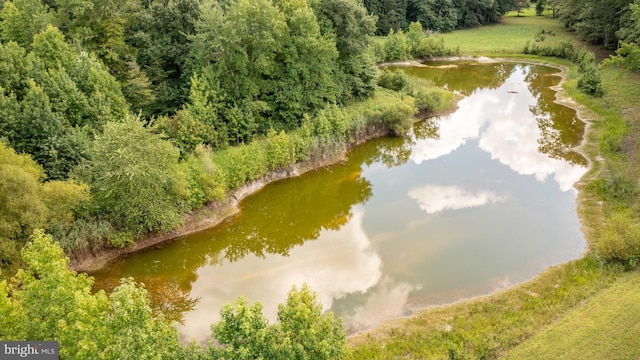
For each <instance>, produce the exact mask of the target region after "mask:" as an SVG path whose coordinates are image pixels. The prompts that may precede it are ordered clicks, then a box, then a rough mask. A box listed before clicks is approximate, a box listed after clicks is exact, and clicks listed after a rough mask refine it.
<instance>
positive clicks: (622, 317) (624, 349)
mask: <svg viewBox="0 0 640 360" xmlns="http://www.w3.org/2000/svg"><path fill="white" fill-rule="evenodd" d="M639 334H640V272H638V271H634V272H632V273H627V274H624V275H623V276H621V277H620V279H619V280H618V281H616V282H615V283H614V284H613V285H612V286H611V287H610V288H608V289H606V290H603V291H601V292H600V293H598V294H596V295H594V296H592V297H590V298H588V299H587V300H586V301H585V302H584V303H582V304H580V305H579V306H576V307H575V308H574V309H573V310H571V311H570V312H569V313H568V314H567V316H565V317H564V318H563V319H561V320H560V321H558V322H557V323H554V324H552V325H549V326H547V327H545V329H544V330H543V331H542V332H540V333H539V334H537V335H536V336H534V337H533V338H532V339H530V340H528V341H526V342H524V343H523V344H521V345H520V346H518V347H516V348H515V349H513V350H512V351H510V352H509V354H508V355H507V356H506V359H508V360H519V359H536V360H537V359H566V360H570V359H576V360H578V359H579V360H591V359H593V360H601V359H608V360H622V359H629V360H632V359H640V347H638V346H629V344H634V343H635V344H638V343H639V342H640V339H639V338H638V335H639Z"/></svg>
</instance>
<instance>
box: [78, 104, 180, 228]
mask: <svg viewBox="0 0 640 360" xmlns="http://www.w3.org/2000/svg"><path fill="white" fill-rule="evenodd" d="M178 159H179V151H178V149H177V148H175V147H174V146H173V145H171V143H169V142H168V141H166V140H163V139H162V138H161V137H160V136H159V135H156V134H153V133H152V132H151V131H150V130H149V129H147V128H145V127H144V126H143V123H142V122H141V121H140V120H139V119H137V118H135V117H133V116H128V117H127V118H126V119H125V120H123V121H122V122H109V123H107V124H106V125H105V127H104V131H103V133H101V134H99V135H97V136H96V138H95V141H94V144H93V147H92V149H91V151H90V156H89V160H87V161H86V162H85V163H84V164H83V166H82V167H81V168H79V169H78V171H77V174H76V176H77V177H78V178H79V179H80V180H83V181H85V182H86V183H88V184H89V185H90V186H91V194H92V203H93V206H94V211H95V212H96V214H97V215H99V216H103V217H105V218H106V219H108V220H110V221H111V222H112V223H113V224H115V225H116V226H117V227H118V229H119V230H121V231H125V232H131V233H132V234H134V235H140V234H143V233H145V232H148V231H152V230H161V231H163V230H170V229H173V228H175V227H176V226H178V225H179V224H180V223H181V222H182V213H183V212H184V210H186V209H185V203H184V200H185V199H186V198H187V197H188V194H184V193H183V192H184V189H185V188H186V186H183V182H184V175H183V174H182V173H181V172H180V171H178Z"/></svg>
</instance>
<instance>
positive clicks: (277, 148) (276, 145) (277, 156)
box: [266, 129, 296, 170]
mask: <svg viewBox="0 0 640 360" xmlns="http://www.w3.org/2000/svg"><path fill="white" fill-rule="evenodd" d="M266 158H267V164H268V165H267V166H268V167H269V169H270V170H275V169H278V168H284V167H286V166H289V165H292V164H294V163H295V162H296V144H295V143H294V142H293V141H292V138H291V136H289V135H288V134H287V133H285V132H284V130H282V131H280V132H279V133H276V131H275V130H273V129H270V130H269V131H268V132H267V139H266Z"/></svg>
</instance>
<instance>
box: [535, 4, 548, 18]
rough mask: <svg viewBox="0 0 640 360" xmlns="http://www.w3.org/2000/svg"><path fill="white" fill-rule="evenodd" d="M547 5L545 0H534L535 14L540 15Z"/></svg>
mask: <svg viewBox="0 0 640 360" xmlns="http://www.w3.org/2000/svg"><path fill="white" fill-rule="evenodd" d="M546 7H547V0H538V1H536V15H537V16H542V13H544V10H545V9H546Z"/></svg>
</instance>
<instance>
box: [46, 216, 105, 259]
mask: <svg viewBox="0 0 640 360" xmlns="http://www.w3.org/2000/svg"><path fill="white" fill-rule="evenodd" d="M49 231H50V232H51V235H53V236H54V237H55V239H56V240H57V241H58V243H60V246H61V247H62V249H64V250H65V251H66V252H67V253H69V252H73V251H78V250H83V249H88V250H96V249H99V248H102V247H103V246H104V245H105V244H106V243H108V242H109V239H110V238H111V237H112V236H113V234H114V232H115V230H114V229H113V226H111V224H110V223H109V222H108V221H105V220H99V219H84V218H81V219H77V220H76V221H74V223H73V224H72V225H71V226H70V227H68V228H66V227H60V226H58V227H53V228H50V229H49Z"/></svg>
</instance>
